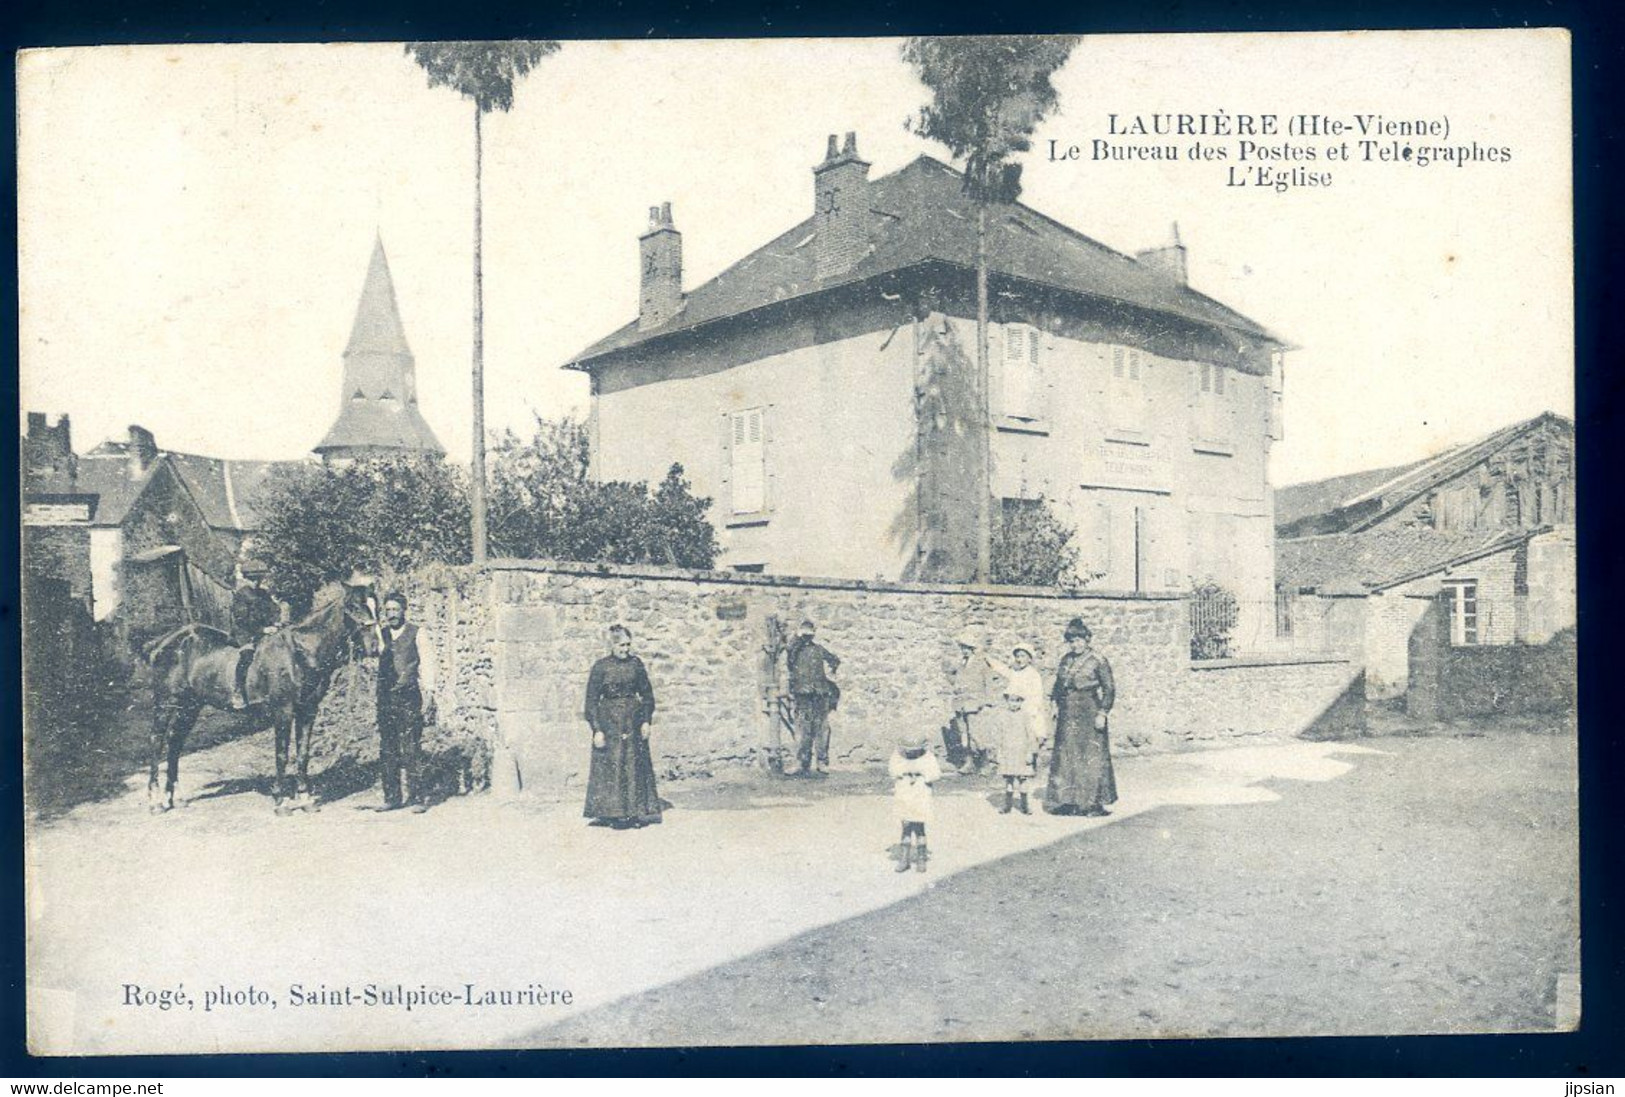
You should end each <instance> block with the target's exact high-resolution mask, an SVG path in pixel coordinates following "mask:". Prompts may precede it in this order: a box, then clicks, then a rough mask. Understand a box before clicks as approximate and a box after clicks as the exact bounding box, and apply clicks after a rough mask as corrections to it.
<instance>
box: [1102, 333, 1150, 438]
mask: <svg viewBox="0 0 1625 1097" xmlns="http://www.w3.org/2000/svg"><path fill="white" fill-rule="evenodd" d="M1144 366H1145V363H1144V361H1143V356H1142V355H1141V354H1140V352H1139V351H1137V350H1134V349H1132V348H1130V347H1113V348H1112V379H1111V384H1110V385H1108V386H1107V390H1106V404H1107V412H1108V415H1109V416H1110V420H1111V421H1110V424H1109V426H1110V427H1111V429H1112V431H1114V432H1119V433H1126V435H1127V437H1126V438H1125V439H1124V440H1125V441H1135V442H1144V441H1145V439H1143V438H1141V437H1140V436H1141V435H1142V434H1143V433H1144V431H1145V423H1146V392H1145V386H1143V385H1142V384H1140V373H1141V371H1142V369H1143V368H1144Z"/></svg>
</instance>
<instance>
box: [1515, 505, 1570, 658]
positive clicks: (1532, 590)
mask: <svg viewBox="0 0 1625 1097" xmlns="http://www.w3.org/2000/svg"><path fill="white" fill-rule="evenodd" d="M1527 553H1528V566H1527V576H1528V589H1529V594H1528V597H1527V599H1526V602H1527V610H1526V612H1525V616H1524V622H1525V624H1524V634H1523V639H1524V642H1526V643H1530V644H1544V643H1546V642H1547V641H1549V640H1551V639H1552V637H1554V636H1556V635H1557V634H1558V633H1560V632H1562V631H1563V630H1564V629H1572V628H1573V627H1574V626H1575V624H1576V623H1577V622H1578V621H1579V599H1578V591H1577V589H1576V583H1575V539H1574V527H1573V526H1567V527H1560V528H1558V529H1555V530H1552V531H1551V532H1550V533H1542V534H1540V535H1538V536H1536V537H1532V538H1530V540H1529V547H1528V549H1527Z"/></svg>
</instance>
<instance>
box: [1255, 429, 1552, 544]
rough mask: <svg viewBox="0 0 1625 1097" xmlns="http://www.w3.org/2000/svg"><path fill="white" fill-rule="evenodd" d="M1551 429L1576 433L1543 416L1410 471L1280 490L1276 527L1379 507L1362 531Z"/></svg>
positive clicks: (1365, 513) (1368, 513)
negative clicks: (1527, 436)
mask: <svg viewBox="0 0 1625 1097" xmlns="http://www.w3.org/2000/svg"><path fill="white" fill-rule="evenodd" d="M1547 423H1550V424H1554V425H1556V426H1558V427H1563V428H1567V429H1570V430H1572V429H1573V428H1574V422H1573V421H1572V420H1570V419H1567V418H1565V417H1564V416H1561V415H1558V414H1556V413H1554V412H1549V411H1548V412H1542V413H1541V414H1540V415H1537V416H1535V417H1534V418H1532V419H1524V420H1522V421H1520V422H1517V423H1513V424H1512V425H1511V426H1506V427H1502V428H1500V429H1499V430H1495V431H1491V432H1490V433H1489V434H1486V435H1484V436H1483V437H1481V438H1478V439H1475V440H1474V441H1471V442H1467V443H1465V444H1463V445H1459V446H1455V447H1452V448H1451V449H1447V450H1445V451H1444V452H1443V453H1440V454H1438V455H1436V456H1434V457H1429V458H1427V459H1425V460H1422V461H1416V462H1413V463H1412V464H1409V465H1399V466H1397V467H1395V468H1388V469H1372V470H1369V471H1366V472H1355V473H1349V474H1347V475H1344V476H1334V477H1332V478H1331V479H1329V480H1315V481H1311V482H1309V483H1304V484H1293V485H1290V486H1288V487H1284V488H1279V489H1277V490H1276V492H1275V526H1276V528H1277V529H1284V528H1285V527H1287V526H1290V525H1293V524H1295V523H1297V522H1301V521H1303V520H1304V519H1306V518H1313V517H1316V516H1317V515H1322V514H1325V515H1330V514H1332V513H1333V512H1334V511H1337V510H1341V509H1343V508H1345V507H1353V506H1356V505H1358V504H1361V503H1373V504H1376V505H1375V506H1374V507H1371V508H1367V509H1366V510H1362V511H1361V512H1360V514H1361V515H1362V517H1361V519H1360V521H1359V522H1358V523H1353V524H1354V525H1355V528H1359V526H1360V525H1363V524H1367V523H1369V522H1372V521H1375V520H1377V519H1379V518H1381V517H1382V515H1384V514H1386V513H1388V512H1390V511H1392V510H1393V509H1394V508H1395V507H1397V506H1400V505H1402V504H1404V503H1405V502H1407V501H1409V500H1411V499H1414V498H1415V497H1417V496H1418V495H1421V494H1423V493H1424V492H1427V491H1429V490H1430V489H1432V488H1433V487H1434V486H1435V485H1437V484H1439V483H1442V482H1443V481H1445V480H1448V479H1450V478H1451V477H1453V476H1457V475H1460V474H1461V473H1462V472H1465V471H1466V470H1468V469H1470V468H1472V467H1473V466H1474V465H1476V464H1478V463H1479V462H1480V461H1482V460H1484V459H1485V458H1486V457H1488V456H1489V455H1490V454H1492V453H1494V452H1495V451H1496V450H1498V449H1500V448H1501V447H1502V446H1505V445H1506V444H1507V443H1509V442H1511V441H1513V440H1514V439H1515V438H1517V437H1518V436H1519V435H1521V434H1524V433H1525V432H1527V431H1530V430H1533V429H1536V428H1537V427H1540V426H1541V425H1543V424H1547Z"/></svg>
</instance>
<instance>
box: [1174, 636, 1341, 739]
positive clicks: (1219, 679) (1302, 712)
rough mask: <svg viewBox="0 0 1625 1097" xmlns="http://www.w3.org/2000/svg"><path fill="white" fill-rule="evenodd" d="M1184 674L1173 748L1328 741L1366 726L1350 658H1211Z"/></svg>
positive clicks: (1195, 664) (1193, 665)
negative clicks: (1177, 745) (1241, 742)
mask: <svg viewBox="0 0 1625 1097" xmlns="http://www.w3.org/2000/svg"><path fill="white" fill-rule="evenodd" d="M1187 675H1188V681H1187V687H1188V688H1187V690H1186V695H1185V708H1184V711H1183V712H1182V714H1181V715H1182V717H1183V719H1182V720H1181V721H1179V722H1177V723H1175V724H1174V725H1173V726H1172V729H1171V736H1170V737H1171V738H1172V739H1173V740H1174V741H1175V742H1176V743H1190V742H1204V743H1212V742H1216V741H1226V740H1236V739H1244V738H1262V739H1283V738H1288V737H1291V736H1295V735H1298V736H1304V737H1307V738H1319V739H1330V738H1339V737H1342V736H1346V735H1357V734H1359V733H1361V732H1362V731H1363V730H1364V728H1365V675H1364V673H1363V671H1362V669H1361V668H1360V666H1359V665H1358V664H1357V663H1356V662H1354V661H1351V660H1349V659H1342V658H1336V657H1332V656H1326V657H1319V658H1316V657H1302V658H1292V657H1284V658H1258V659H1213V660H1206V661H1202V662H1197V663H1192V664H1191V668H1190V670H1189V671H1188V672H1187Z"/></svg>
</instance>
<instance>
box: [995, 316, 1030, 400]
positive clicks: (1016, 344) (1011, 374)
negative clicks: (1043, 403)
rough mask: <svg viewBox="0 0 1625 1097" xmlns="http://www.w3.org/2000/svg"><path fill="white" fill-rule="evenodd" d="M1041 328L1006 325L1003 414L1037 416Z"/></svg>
mask: <svg viewBox="0 0 1625 1097" xmlns="http://www.w3.org/2000/svg"><path fill="white" fill-rule="evenodd" d="M1038 339H1039V332H1038V329H1037V328H1035V327H1032V326H1031V325H1029V324H1006V325H1005V326H1004V368H1003V370H1002V371H1001V372H1002V374H1003V382H1004V414H1006V415H1008V416H1010V417H1011V418H1014V419H1037V418H1038V417H1039V415H1038V409H1037V407H1036V404H1037V402H1038V401H1037V397H1038V389H1039V383H1038Z"/></svg>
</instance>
